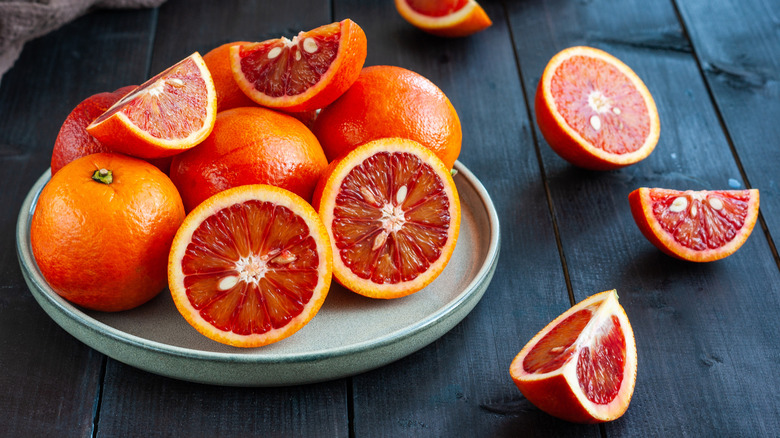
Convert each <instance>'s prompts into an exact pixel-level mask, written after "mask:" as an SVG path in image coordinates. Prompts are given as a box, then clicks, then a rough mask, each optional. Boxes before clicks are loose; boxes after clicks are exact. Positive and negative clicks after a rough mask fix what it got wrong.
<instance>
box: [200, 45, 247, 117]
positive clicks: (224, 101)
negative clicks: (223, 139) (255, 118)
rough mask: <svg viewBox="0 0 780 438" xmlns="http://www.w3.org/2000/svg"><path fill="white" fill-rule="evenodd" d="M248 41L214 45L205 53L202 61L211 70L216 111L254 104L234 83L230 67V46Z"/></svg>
mask: <svg viewBox="0 0 780 438" xmlns="http://www.w3.org/2000/svg"><path fill="white" fill-rule="evenodd" d="M248 43H249V42H248V41H235V42H232V43H227V44H222V45H221V46H219V47H215V48H214V49H212V50H211V51H209V52H208V53H206V54H205V55H203V62H205V63H206V67H208V68H209V72H211V78H212V79H213V80H214V89H215V90H216V92H217V112H222V111H225V110H228V109H231V108H238V107H240V106H256V105H257V104H256V103H255V102H254V101H253V100H252V99H250V98H249V97H248V96H247V95H246V94H244V92H243V91H241V89H240V88H238V84H237V83H236V79H235V78H234V77H233V69H232V68H231V67H230V47H231V46H235V45H238V44H248Z"/></svg>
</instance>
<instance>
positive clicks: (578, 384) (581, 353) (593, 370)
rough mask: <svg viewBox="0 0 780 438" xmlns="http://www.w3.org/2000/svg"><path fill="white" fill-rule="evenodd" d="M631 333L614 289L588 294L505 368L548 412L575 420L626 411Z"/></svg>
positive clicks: (632, 377)
mask: <svg viewBox="0 0 780 438" xmlns="http://www.w3.org/2000/svg"><path fill="white" fill-rule="evenodd" d="M636 369H637V357H636V344H635V341H634V332H633V331H632V329H631V324H630V323H629V321H628V317H627V316H626V312H625V310H623V307H622V306H621V305H620V303H618V296H617V292H616V291H614V290H610V291H606V292H601V293H599V294H596V295H593V296H591V297H588V298H587V299H585V300H583V301H581V302H580V303H578V304H577V305H576V306H574V307H572V308H571V309H569V310H567V311H566V312H564V313H563V314H562V315H561V316H559V317H557V318H555V319H554V320H553V321H552V322H551V323H549V324H547V327H545V328H544V329H542V331H540V332H539V333H538V334H537V335H536V336H534V337H533V339H531V340H530V341H529V342H528V343H527V344H526V345H525V347H523V349H522V350H521V351H520V353H519V354H518V355H517V356H516V357H515V358H514V360H513V361H512V364H511V366H510V367H509V372H510V375H511V376H512V380H514V382H515V385H517V387H518V389H520V391H521V392H522V393H523V395H524V396H525V398H527V399H528V400H529V401H530V402H531V403H533V404H534V405H535V406H536V407H538V408H539V409H541V410H543V411H545V412H547V413H548V414H550V415H553V416H555V417H558V418H561V419H563V420H567V421H572V422H576V423H598V422H604V421H611V420H614V419H616V418H618V417H620V416H621V415H623V414H624V413H625V412H626V409H628V404H629V402H630V401H631V396H632V395H633V393H634V384H635V383H636Z"/></svg>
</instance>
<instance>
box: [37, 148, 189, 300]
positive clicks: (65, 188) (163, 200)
mask: <svg viewBox="0 0 780 438" xmlns="http://www.w3.org/2000/svg"><path fill="white" fill-rule="evenodd" d="M101 171H103V172H101ZM96 173H97V175H96ZM183 220H184V206H183V205H182V203H181V198H180V197H179V194H178V192H177V191H176V187H175V186H174V185H173V183H172V182H171V181H170V179H169V178H168V177H167V176H166V175H165V174H164V173H162V172H161V171H160V170H159V169H157V168H156V167H154V166H152V165H151V164H149V163H147V162H145V161H142V160H138V159H135V158H131V157H127V156H124V155H119V154H111V153H98V154H93V155H89V156H86V157H82V158H79V159H77V160H75V161H73V162H71V163H69V164H68V165H66V166H65V167H63V168H62V169H60V171H59V172H57V173H56V174H55V175H54V176H53V177H52V179H51V180H50V181H49V182H48V184H47V185H46V186H45V187H44V189H43V190H42V191H41V194H40V197H39V198H38V202H37V204H36V207H35V212H34V214H33V219H32V223H31V227H30V240H31V245H32V250H33V255H34V257H35V260H36V262H37V264H38V267H39V269H40V270H41V273H42V274H43V277H44V278H45V279H46V281H47V282H48V283H49V285H50V286H51V287H52V288H53V289H54V290H55V291H56V292H57V293H58V294H60V295H61V296H62V297H63V298H65V299H67V300H69V301H71V302H73V303H75V304H78V305H80V306H83V307H86V308H88V309H93V310H100V311H120V310H127V309H131V308H133V307H136V306H139V305H141V304H143V303H145V302H147V301H149V300H150V299H152V298H153V297H154V296H156V295H157V294H158V293H159V292H160V291H162V290H163V289H164V288H165V286H166V284H167V281H166V278H167V259H168V252H169V250H170V245H171V242H172V241H173V237H174V235H175V234H176V231H177V230H178V228H179V226H180V225H181V223H182V221H183Z"/></svg>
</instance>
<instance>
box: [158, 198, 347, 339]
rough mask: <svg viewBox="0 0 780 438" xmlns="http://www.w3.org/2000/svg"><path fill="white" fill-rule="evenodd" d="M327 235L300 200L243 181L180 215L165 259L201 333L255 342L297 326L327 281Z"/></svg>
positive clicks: (185, 310)
mask: <svg viewBox="0 0 780 438" xmlns="http://www.w3.org/2000/svg"><path fill="white" fill-rule="evenodd" d="M331 254H332V253H331V247H330V242H329V240H328V233H327V231H326V230H325V227H324V226H323V225H322V222H321V221H320V219H319V217H318V216H317V213H316V212H315V211H314V209H313V208H312V207H311V206H310V205H309V204H308V203H307V202H306V201H304V200H303V199H302V198H301V197H299V196H297V195H295V194H293V193H292V192H289V191H287V190H284V189H280V188H278V187H273V186H268V185H262V184H257V185H246V186H239V187H234V188H232V189H228V190H225V191H223V192H219V193H217V194H216V195H214V196H212V197H210V198H209V199H207V200H206V201H204V202H203V203H202V204H200V205H199V206H198V207H197V208H195V209H194V210H193V211H192V212H190V213H189V214H188V215H187V217H186V218H185V220H184V223H183V224H182V226H181V228H180V229H179V231H178V232H177V233H176V237H175V238H174V240H173V245H172V247H171V252H170V256H169V259H168V285H169V288H170V290H171V294H172V296H173V302H174V303H175V304H176V308H177V309H178V310H179V312H180V313H181V314H182V316H184V319H186V320H187V322H189V323H190V325H192V326H193V327H194V328H195V329H196V330H198V331H199V332H200V333H202V334H203V335H205V336H207V337H209V338H211V339H213V340H215V341H218V342H221V343H224V344H229V345H234V346H237V347H259V346H262V345H266V344H270V343H272V342H276V341H279V340H281V339H284V338H286V337H288V336H290V335H292V334H293V333H295V332H297V331H298V330H299V329H301V328H302V327H303V326H304V325H305V324H307V323H308V322H309V321H310V320H311V319H312V318H313V317H314V316H315V315H316V314H317V312H318V311H319V309H320V307H321V306H322V303H323V301H324V300H325V297H326V295H327V293H328V289H329V288H330V282H331V272H332V264H331V260H332V256H331Z"/></svg>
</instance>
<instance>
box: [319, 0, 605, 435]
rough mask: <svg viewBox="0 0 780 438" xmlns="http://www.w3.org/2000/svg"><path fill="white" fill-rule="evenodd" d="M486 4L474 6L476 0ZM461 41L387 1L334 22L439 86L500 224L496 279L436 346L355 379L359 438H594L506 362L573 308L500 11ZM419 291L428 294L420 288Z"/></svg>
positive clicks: (372, 51)
mask: <svg viewBox="0 0 780 438" xmlns="http://www.w3.org/2000/svg"><path fill="white" fill-rule="evenodd" d="M481 3H482V2H481ZM485 6H486V7H487V12H488V14H489V15H490V16H491V17H492V18H493V22H494V25H493V26H492V27H491V28H490V29H488V30H486V31H485V32H482V33H479V34H476V35H474V36H471V37H469V38H461V39H441V38H436V37H433V36H430V35H427V34H425V33H423V32H421V31H419V30H417V29H415V28H413V27H412V26H411V25H410V24H408V23H407V22H406V21H404V20H403V18H401V16H400V15H398V13H397V12H396V11H395V8H394V6H393V4H392V2H380V1H374V2H365V1H359V0H351V1H337V2H335V4H334V13H335V16H336V18H337V19H340V18H345V17H350V18H352V19H353V20H355V21H356V22H357V23H358V24H360V25H361V26H362V27H363V29H364V30H365V31H366V35H367V38H368V48H369V49H368V60H367V64H368V65H378V64H389V65H397V66H401V67H404V68H408V69H410V70H413V71H416V72H418V73H420V74H422V75H423V76H425V77H427V78H428V79H430V80H431V81H433V82H434V83H435V84H437V85H438V86H439V87H440V88H441V89H442V90H443V91H444V92H445V94H447V96H448V97H449V98H450V99H451V101H452V103H453V105H454V106H455V108H456V110H457V111H458V114H459V116H460V119H461V123H462V127H463V136H464V137H463V148H462V152H461V155H460V161H461V162H462V163H463V164H465V165H466V166H467V167H468V168H469V169H470V170H472V171H473V172H474V174H475V175H476V176H477V177H478V178H479V179H480V180H481V181H482V183H483V184H484V185H485V187H486V188H487V190H488V192H489V193H490V195H491V197H492V199H493V201H494V203H495V206H496V208H497V210H498V215H499V218H500V221H501V233H502V238H501V245H502V248H501V256H500V261H499V264H498V268H497V272H496V274H495V276H494V279H493V282H492V283H491V285H490V287H489V288H488V290H487V291H486V292H485V295H484V297H483V299H482V301H481V302H480V303H479V304H478V305H477V307H476V308H475V310H474V311H473V312H472V313H471V314H470V315H469V316H468V317H467V318H466V319H465V320H464V321H463V322H462V323H461V324H459V325H458V326H456V327H455V328H454V329H453V330H452V331H450V332H449V333H448V334H446V335H445V336H444V337H443V338H441V339H440V340H439V341H437V342H435V343H433V344H432V345H430V346H428V347H426V348H424V349H423V350H421V351H419V352H417V353H416V354H414V355H411V356H409V357H407V358H405V359H402V360H399V361H398V362H396V363H393V364H391V365H389V366H386V367H383V368H381V369H378V370H375V371H372V372H369V373H365V374H363V375H360V376H356V377H355V378H353V382H354V389H353V393H354V430H355V436H517V435H518V433H519V431H522V435H523V436H526V435H529V436H533V435H538V436H567V435H571V436H588V435H590V436H597V435H598V433H599V431H598V428H597V427H593V426H577V427H570V426H569V425H566V424H562V423H560V422H557V421H555V420H554V419H551V418H550V417H548V416H545V415H544V414H541V413H540V412H539V411H537V410H535V409H534V408H533V407H531V406H529V404H528V403H527V402H526V401H525V400H524V399H523V398H522V396H521V394H520V392H519V391H518V390H517V388H516V387H515V386H514V384H513V382H512V380H511V378H510V377H509V364H510V362H511V361H512V359H513V357H514V356H515V355H516V354H517V353H518V352H519V351H520V349H521V348H522V346H523V344H524V343H525V342H526V341H527V340H529V339H530V338H531V337H532V336H533V335H534V334H536V332H537V331H538V330H540V329H541V328H542V327H543V326H544V325H545V324H546V323H547V322H549V321H550V320H552V319H553V318H554V317H555V316H557V315H558V314H560V313H561V312H562V311H564V310H565V309H567V308H568V307H569V305H570V303H569V298H568V294H567V291H566V285H565V281H564V278H563V275H562V269H561V263H560V258H559V256H558V251H557V247H556V243H555V237H554V233H553V228H552V224H551V222H550V214H549V209H548V206H547V199H546V196H545V189H544V184H543V182H542V179H541V177H540V175H539V163H538V160H537V155H536V151H535V148H534V144H533V140H532V135H531V128H530V126H529V120H530V119H529V117H528V114H527V113H526V107H525V103H524V100H523V90H522V88H521V84H520V81H519V77H518V72H517V67H516V63H515V59H514V55H513V52H512V46H511V40H510V37H509V32H508V29H507V26H506V18H505V15H504V12H503V9H502V7H501V5H500V4H497V3H490V2H486V3H485ZM419 293H425V291H421V292H419Z"/></svg>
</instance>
